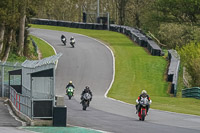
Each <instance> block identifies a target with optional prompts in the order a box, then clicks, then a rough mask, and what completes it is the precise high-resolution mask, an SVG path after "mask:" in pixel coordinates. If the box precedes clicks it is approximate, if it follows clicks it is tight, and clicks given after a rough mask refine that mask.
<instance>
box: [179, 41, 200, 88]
mask: <svg viewBox="0 0 200 133" xmlns="http://www.w3.org/2000/svg"><path fill="white" fill-rule="evenodd" d="M178 53H179V54H180V56H181V61H182V62H183V64H184V66H185V67H186V71H187V72H188V73H189V75H190V76H191V80H190V84H191V85H192V86H200V74H199V73H200V43H196V42H192V43H189V44H187V45H185V46H183V47H182V48H181V49H179V50H178Z"/></svg>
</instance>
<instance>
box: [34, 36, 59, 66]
mask: <svg viewBox="0 0 200 133" xmlns="http://www.w3.org/2000/svg"><path fill="white" fill-rule="evenodd" d="M32 35H33V34H32ZM33 36H36V35H33ZM36 37H37V38H39V39H41V40H42V41H44V42H46V43H47V44H48V45H49V46H50V47H51V48H52V49H53V51H54V53H55V54H57V52H56V49H55V48H54V47H53V46H52V45H51V44H50V43H49V42H47V41H46V40H44V39H42V38H40V37H38V36H36ZM57 65H58V60H57V61H56V67H55V69H56V68H57Z"/></svg>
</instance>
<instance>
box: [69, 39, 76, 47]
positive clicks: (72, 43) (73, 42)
mask: <svg viewBox="0 0 200 133" xmlns="http://www.w3.org/2000/svg"><path fill="white" fill-rule="evenodd" d="M70 44H71V46H72V47H73V48H74V44H75V40H74V39H73V40H71V41H70Z"/></svg>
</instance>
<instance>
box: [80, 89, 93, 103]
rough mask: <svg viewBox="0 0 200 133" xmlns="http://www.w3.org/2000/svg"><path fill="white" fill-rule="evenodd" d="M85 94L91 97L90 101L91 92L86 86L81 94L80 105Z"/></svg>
mask: <svg viewBox="0 0 200 133" xmlns="http://www.w3.org/2000/svg"><path fill="white" fill-rule="evenodd" d="M85 93H89V94H90V95H91V98H90V101H92V92H91V90H90V88H89V87H88V86H86V87H85V89H84V90H83V92H82V93H81V102H80V103H82V101H83V95H84V94H85ZM88 106H89V105H88Z"/></svg>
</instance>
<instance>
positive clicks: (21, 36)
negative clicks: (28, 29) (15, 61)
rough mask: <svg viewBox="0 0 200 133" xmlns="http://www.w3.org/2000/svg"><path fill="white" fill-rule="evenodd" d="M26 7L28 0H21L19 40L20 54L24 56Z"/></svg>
mask: <svg viewBox="0 0 200 133" xmlns="http://www.w3.org/2000/svg"><path fill="white" fill-rule="evenodd" d="M26 7H27V0H23V1H20V3H19V12H20V21H19V22H20V24H19V41H18V47H19V49H18V52H17V53H18V55H20V56H23V51H24V33H25V21H26Z"/></svg>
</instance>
